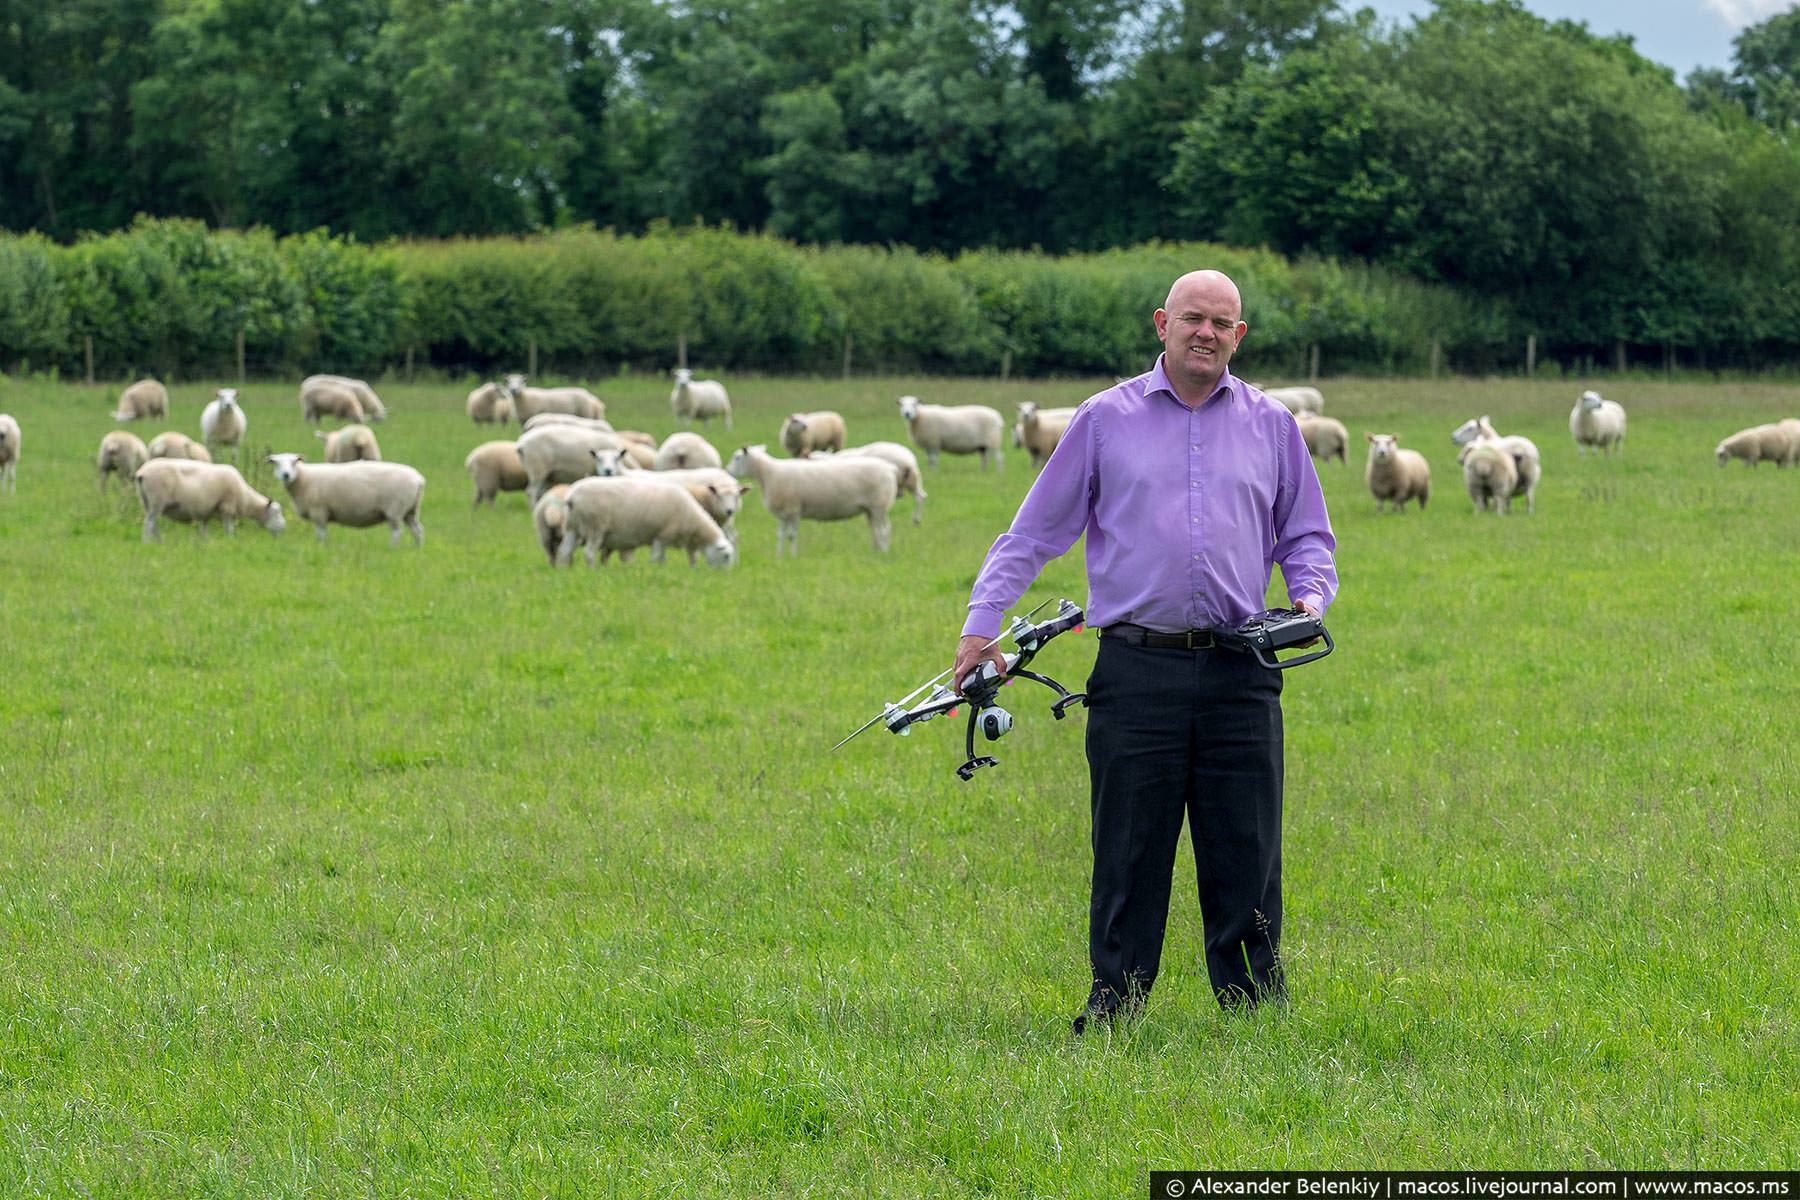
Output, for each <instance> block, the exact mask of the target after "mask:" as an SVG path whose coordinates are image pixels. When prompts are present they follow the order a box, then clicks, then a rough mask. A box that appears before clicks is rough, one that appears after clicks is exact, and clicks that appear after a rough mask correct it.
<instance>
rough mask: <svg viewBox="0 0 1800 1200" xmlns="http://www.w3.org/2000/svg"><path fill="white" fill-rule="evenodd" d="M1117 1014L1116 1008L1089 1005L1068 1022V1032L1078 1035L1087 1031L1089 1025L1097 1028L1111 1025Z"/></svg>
mask: <svg viewBox="0 0 1800 1200" xmlns="http://www.w3.org/2000/svg"><path fill="white" fill-rule="evenodd" d="M1118 1015H1119V1010H1118V1009H1116V1008H1096V1007H1094V1006H1092V1005H1090V1006H1089V1007H1087V1008H1084V1009H1082V1010H1081V1012H1080V1014H1079V1015H1077V1016H1076V1018H1075V1019H1074V1020H1073V1021H1071V1022H1070V1023H1069V1032H1070V1033H1071V1034H1073V1035H1074V1036H1076V1037H1080V1036H1081V1035H1082V1034H1084V1033H1086V1032H1087V1031H1088V1027H1089V1026H1093V1027H1094V1028H1096V1029H1098V1028H1099V1027H1101V1026H1103V1025H1111V1024H1112V1023H1113V1018H1114V1017H1117V1016H1118Z"/></svg>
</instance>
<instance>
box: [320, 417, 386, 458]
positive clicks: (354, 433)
mask: <svg viewBox="0 0 1800 1200" xmlns="http://www.w3.org/2000/svg"><path fill="white" fill-rule="evenodd" d="M313 436H314V437H316V438H318V439H320V440H321V441H323V442H324V443H325V461H326V462H328V463H344V462H380V461H381V443H380V442H378V441H376V440H375V431H374V430H373V429H370V428H369V427H368V426H367V425H346V426H344V427H343V428H342V429H338V430H335V431H333V432H331V433H326V432H325V431H324V430H323V429H315V430H313Z"/></svg>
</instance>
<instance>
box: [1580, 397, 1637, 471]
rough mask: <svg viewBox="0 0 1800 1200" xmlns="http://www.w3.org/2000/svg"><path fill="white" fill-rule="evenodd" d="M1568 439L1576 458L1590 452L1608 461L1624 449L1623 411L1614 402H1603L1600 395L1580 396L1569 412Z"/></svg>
mask: <svg viewBox="0 0 1800 1200" xmlns="http://www.w3.org/2000/svg"><path fill="white" fill-rule="evenodd" d="M1569 435H1570V436H1571V437H1573V438H1574V439H1575V449H1576V452H1577V453H1578V454H1586V453H1587V452H1588V450H1589V449H1592V450H1593V451H1594V453H1596V454H1599V453H1601V452H1602V451H1604V452H1605V453H1606V454H1607V456H1608V457H1610V456H1611V455H1612V452H1613V450H1614V449H1615V448H1616V449H1618V450H1619V451H1621V452H1623V451H1624V449H1625V410H1624V408H1623V407H1621V406H1620V405H1619V404H1618V402H1617V401H1614V400H1602V399H1601V398H1600V393H1599V392H1583V393H1581V398H1580V399H1579V400H1577V401H1575V407H1574V408H1571V409H1570V410H1569Z"/></svg>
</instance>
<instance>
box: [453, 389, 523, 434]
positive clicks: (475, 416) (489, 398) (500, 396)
mask: <svg viewBox="0 0 1800 1200" xmlns="http://www.w3.org/2000/svg"><path fill="white" fill-rule="evenodd" d="M463 407H464V409H465V411H467V412H468V414H469V420H471V421H473V422H475V423H476V424H477V425H504V424H506V423H507V422H508V421H510V420H512V411H513V410H512V396H511V394H509V393H508V392H507V390H506V389H505V388H503V387H501V386H500V385H499V384H497V383H495V382H493V381H492V380H489V381H488V382H487V383H484V384H482V385H481V386H480V387H478V388H476V389H475V390H474V391H472V392H470V393H469V399H468V401H467V403H466V404H465V405H464V406H463Z"/></svg>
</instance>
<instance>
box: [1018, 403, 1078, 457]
mask: <svg viewBox="0 0 1800 1200" xmlns="http://www.w3.org/2000/svg"><path fill="white" fill-rule="evenodd" d="M1074 419H1075V410H1074V409H1072V408H1039V407H1038V406H1037V405H1036V404H1033V403H1032V402H1031V401H1029V400H1026V401H1023V402H1022V403H1021V404H1020V405H1019V423H1018V425H1017V426H1015V427H1014V430H1013V434H1014V436H1013V445H1015V446H1023V447H1024V448H1025V449H1026V450H1027V451H1029V452H1030V454H1031V465H1032V466H1034V467H1041V466H1043V465H1044V464H1045V463H1046V462H1048V461H1050V454H1051V452H1052V451H1053V450H1055V449H1056V446H1057V443H1059V442H1061V441H1062V437H1063V434H1065V433H1067V432H1068V430H1069V422H1070V421H1073V420H1074Z"/></svg>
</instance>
